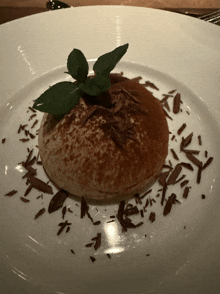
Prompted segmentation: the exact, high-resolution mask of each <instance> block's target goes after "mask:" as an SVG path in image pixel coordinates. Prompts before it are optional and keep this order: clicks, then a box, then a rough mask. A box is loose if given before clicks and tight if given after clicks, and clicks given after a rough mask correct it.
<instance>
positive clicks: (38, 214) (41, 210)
mask: <svg viewBox="0 0 220 294" xmlns="http://www.w3.org/2000/svg"><path fill="white" fill-rule="evenodd" d="M45 211H46V209H45V208H42V209H40V210H39V211H38V213H37V214H36V215H35V217H34V219H37V218H38V217H39V216H41V215H42V214H43V213H44V212H45Z"/></svg>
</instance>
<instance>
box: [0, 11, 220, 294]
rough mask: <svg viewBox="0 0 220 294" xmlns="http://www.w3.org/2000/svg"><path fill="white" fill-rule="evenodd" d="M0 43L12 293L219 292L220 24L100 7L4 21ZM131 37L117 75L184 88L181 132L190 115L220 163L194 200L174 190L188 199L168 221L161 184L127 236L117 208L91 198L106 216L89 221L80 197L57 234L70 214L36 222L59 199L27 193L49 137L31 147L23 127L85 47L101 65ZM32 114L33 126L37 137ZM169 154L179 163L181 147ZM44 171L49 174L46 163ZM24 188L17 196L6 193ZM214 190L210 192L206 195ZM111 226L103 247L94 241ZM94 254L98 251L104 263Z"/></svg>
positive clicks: (1, 236) (7, 289)
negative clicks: (27, 177)
mask: <svg viewBox="0 0 220 294" xmlns="http://www.w3.org/2000/svg"><path fill="white" fill-rule="evenodd" d="M0 40H1V44H0V58H1V68H0V140H2V139H3V138H6V142H5V143H4V144H2V143H1V141H0V144H1V145H0V150H1V153H0V173H1V176H0V193H1V195H0V264H1V266H0V293H2V294H21V293H22V294H52V293H53V294H55V293H56V294H72V293H96V294H98V293H126V294H127V293H132V294H148V293H157V294H158V293H159V294H160V293H161V294H162V293H163V294H165V293H169V294H170V293H179V294H183V293H189V294H195V293H200V294H206V293H210V294H211V293H213V294H215V293H219V289H220V281H219V272H220V233H219V226H220V213H219V211H220V200H219V190H220V184H219V177H220V176H219V148H220V139H219V138H220V136H219V135H220V131H219V127H220V119H219V114H220V113H219V109H220V67H219V64H220V50H219V48H220V46H219V45H220V27H217V26H215V25H212V24H208V23H205V22H202V21H200V20H197V19H193V18H190V17H187V16H182V15H179V14H174V13H170V12H167V11H160V10H154V9H147V8H135V7H123V6H100V7H99V6H97V7H81V8H74V9H73V8H72V9H65V10H60V11H55V12H45V13H42V14H38V15H34V16H31V17H26V18H23V19H20V20H15V21H13V22H10V23H7V24H4V25H1V27H0ZM127 42H128V43H129V49H128V52H127V54H126V55H125V56H124V58H123V60H122V61H121V62H120V64H119V65H118V66H117V67H116V69H115V71H116V72H120V71H123V72H124V73H125V75H126V76H128V77H135V76H139V75H141V76H142V77H143V81H145V80H150V81H151V82H153V83H154V84H155V85H157V86H158V88H159V90H158V91H157V90H152V91H153V93H154V95H155V96H156V97H158V98H159V99H161V98H162V97H163V96H162V94H165V93H168V92H169V91H171V90H174V89H177V92H179V93H181V97H182V101H183V105H182V107H181V108H182V113H180V114H178V115H176V116H175V115H172V117H173V118H174V119H173V121H170V120H168V121H169V126H170V131H171V132H172V133H173V134H174V133H175V132H176V130H177V129H178V128H179V127H180V126H181V125H182V123H184V122H187V128H186V129H185V131H184V133H183V136H186V135H188V134H189V133H190V132H192V131H193V132H194V138H193V143H192V145H191V146H190V147H192V148H198V142H197V140H196V138H197V136H198V135H201V137H202V140H203V145H202V146H200V147H199V148H200V150H201V152H200V155H199V156H200V157H199V158H200V159H201V160H203V161H204V160H205V158H204V152H205V150H208V154H209V156H213V157H214V161H213V163H212V164H211V166H210V167H208V168H207V170H205V171H204V173H203V174H202V183H201V184H200V185H197V184H196V173H195V172H194V173H192V172H190V171H186V173H185V174H186V178H187V179H188V180H189V181H190V182H189V184H190V186H191V187H192V188H191V190H190V194H189V197H188V199H183V198H182V196H181V195H182V194H181V193H182V190H180V188H177V187H173V188H171V190H169V191H170V192H169V193H171V192H175V193H177V196H178V199H179V201H180V202H181V203H180V204H176V205H175V206H174V207H173V208H172V211H171V213H170V214H169V215H167V216H166V217H164V216H163V215H162V211H163V209H162V206H161V205H160V198H158V199H157V198H156V197H155V196H156V194H157V190H158V189H159V187H158V186H157V185H155V186H153V190H154V192H153V193H154V194H152V197H153V196H154V198H155V200H156V203H154V204H153V206H152V207H151V208H150V209H147V212H146V214H145V217H144V218H141V217H140V216H139V217H134V216H133V217H132V220H133V221H134V223H138V222H140V221H143V222H144V224H143V225H142V226H140V227H139V228H136V229H129V230H128V232H126V233H122V232H121V227H120V226H119V224H118V222H117V221H115V222H111V223H109V222H108V221H109V220H110V216H111V215H113V214H114V215H115V214H116V213H117V209H118V205H117V204H114V205H100V204H94V203H92V204H90V213H91V215H92V217H93V218H94V220H101V224H100V225H98V226H93V225H92V224H91V221H90V220H89V219H88V218H84V219H81V218H80V208H79V206H77V205H80V203H79V202H78V201H77V200H76V199H67V201H66V203H65V204H66V205H67V206H68V207H69V208H71V210H72V211H73V213H70V212H68V213H67V214H66V217H65V219H67V220H68V221H69V222H71V223H72V225H71V230H70V231H69V233H68V234H66V233H65V232H63V233H62V234H61V235H60V236H57V235H56V234H57V231H58V229H59V227H58V224H59V223H60V222H61V221H63V220H62V215H61V212H60V211H57V212H54V213H53V214H50V215H49V214H48V213H47V212H46V213H44V214H43V215H42V216H41V217H39V218H38V219H36V220H35V219H34V216H35V214H36V213H37V212H38V211H39V210H40V209H41V208H43V207H45V208H46V209H47V207H48V203H49V201H50V199H51V196H50V195H47V194H44V196H43V199H37V197H38V196H39V195H41V194H42V193H40V192H37V191H31V193H30V194H29V195H28V197H27V198H28V199H30V202H29V203H24V202H22V201H21V200H20V197H22V196H23V194H24V191H25V190H26V187H27V186H26V185H25V181H24V180H22V176H23V174H24V169H23V168H22V167H21V165H20V164H19V163H20V162H21V161H22V160H24V159H25V158H26V156H27V147H29V148H34V152H35V155H37V148H36V147H35V146H36V144H37V137H36V138H35V139H33V140H30V142H27V143H22V142H21V141H19V139H21V138H23V137H24V136H23V135H22V134H18V133H17V130H18V127H19V125H20V124H25V123H26V122H27V120H28V118H29V117H30V115H31V114H32V113H31V111H29V112H27V110H28V106H32V104H33V99H36V98H37V97H38V95H39V94H40V93H42V91H44V90H45V89H47V88H48V86H49V85H51V84H53V83H55V82H57V81H60V80H67V79H69V77H68V76H67V75H66V74H64V71H65V70H66V59H67V56H68V54H69V53H70V51H71V50H72V49H73V48H78V49H81V50H82V51H83V52H84V54H85V55H86V57H87V58H88V60H90V67H91V68H92V63H93V61H94V60H95V59H96V58H97V57H98V56H100V55H101V54H103V53H105V52H108V51H110V50H112V49H114V48H115V47H116V46H118V45H122V44H124V43H127ZM149 89H150V88H149ZM171 112H172V111H171ZM187 112H189V113H190V115H189V114H188V113H187ZM40 118H41V114H37V119H39V120H40ZM35 119H36V118H35ZM32 122H34V119H33V120H32V121H31V122H28V127H27V128H28V130H30V132H33V133H34V134H35V132H36V129H37V126H36V127H35V128H33V129H31V124H32ZM38 124H39V123H38ZM38 126H39V125H38ZM176 137H177V139H178V141H177V142H175V140H173V141H171V142H170V148H174V149H175V150H178V148H179V143H180V139H181V138H180V137H178V136H176ZM178 156H180V158H181V160H185V158H183V155H182V154H179V153H178ZM168 159H171V160H172V162H173V163H175V162H174V160H173V158H172V155H171V153H169V156H168ZM185 161H186V160H185ZM131 164H132V163H131ZM38 177H39V178H41V179H44V180H46V176H45V174H44V172H43V170H42V168H41V167H38ZM13 189H15V190H18V193H17V194H16V195H14V196H12V197H6V196H4V195H5V194H6V193H7V192H9V191H11V190H13ZM53 190H54V192H55V191H56V189H55V188H54V187H53ZM202 194H205V195H206V199H204V200H201V195H202ZM169 195H170V194H169ZM169 195H167V196H169ZM144 201H146V200H144ZM131 203H135V202H134V200H132V201H131ZM142 206H143V205H142ZM140 207H141V206H140ZM151 211H153V212H156V221H155V222H154V223H151V222H150V221H149V214H150V212H151ZM99 232H100V233H102V244H101V246H100V248H98V250H97V251H95V250H94V248H93V247H91V248H87V247H85V245H86V244H88V243H90V242H91V239H92V238H93V237H95V236H96V235H97V233H99ZM71 249H72V250H74V252H75V254H73V253H72V252H71ZM107 253H108V254H110V255H111V259H109V258H108V257H107ZM149 254H150V255H149ZM148 255H149V256H148ZM90 256H94V257H95V258H96V261H95V262H94V263H92V262H91V260H90Z"/></svg>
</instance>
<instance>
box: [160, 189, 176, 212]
mask: <svg viewBox="0 0 220 294" xmlns="http://www.w3.org/2000/svg"><path fill="white" fill-rule="evenodd" d="M175 203H176V194H174V193H172V194H171V195H170V196H169V197H168V200H167V202H166V205H165V207H164V211H163V215H164V216H166V215H167V214H168V213H170V211H171V208H172V206H173V204H175Z"/></svg>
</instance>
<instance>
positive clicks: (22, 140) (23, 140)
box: [19, 138, 30, 143]
mask: <svg viewBox="0 0 220 294" xmlns="http://www.w3.org/2000/svg"><path fill="white" fill-rule="evenodd" d="M29 140H30V139H29V138H27V139H26V138H23V139H19V141H21V142H22V143H25V142H28V141H29Z"/></svg>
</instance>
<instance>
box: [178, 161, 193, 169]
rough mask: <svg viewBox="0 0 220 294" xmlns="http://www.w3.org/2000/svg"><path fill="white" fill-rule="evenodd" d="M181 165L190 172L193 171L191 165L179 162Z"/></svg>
mask: <svg viewBox="0 0 220 294" xmlns="http://www.w3.org/2000/svg"><path fill="white" fill-rule="evenodd" d="M181 165H182V166H183V167H185V168H187V169H189V170H191V171H193V170H194V168H193V167H192V165H191V164H190V163H187V162H181Z"/></svg>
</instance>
